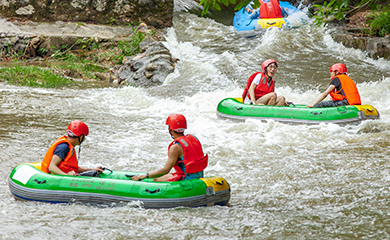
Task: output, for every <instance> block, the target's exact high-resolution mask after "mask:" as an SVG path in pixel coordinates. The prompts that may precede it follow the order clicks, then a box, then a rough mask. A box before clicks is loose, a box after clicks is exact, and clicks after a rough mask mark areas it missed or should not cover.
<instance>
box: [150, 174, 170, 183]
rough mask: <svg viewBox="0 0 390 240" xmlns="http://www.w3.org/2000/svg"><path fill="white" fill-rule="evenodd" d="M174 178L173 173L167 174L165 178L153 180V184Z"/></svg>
mask: <svg viewBox="0 0 390 240" xmlns="http://www.w3.org/2000/svg"><path fill="white" fill-rule="evenodd" d="M170 177H172V174H171V173H168V174H165V175H164V176H161V177H158V178H155V179H153V182H166V181H167V180H168V178H170Z"/></svg>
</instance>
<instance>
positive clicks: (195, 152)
mask: <svg viewBox="0 0 390 240" xmlns="http://www.w3.org/2000/svg"><path fill="white" fill-rule="evenodd" d="M174 143H178V144H179V145H180V146H181V147H182V148H183V153H184V158H183V164H184V166H185V172H183V170H182V169H181V168H180V167H179V165H178V163H179V162H180V161H177V162H176V164H175V166H173V168H174V169H175V170H176V173H175V174H174V175H175V178H174V180H173V181H175V180H176V181H178V180H181V179H183V178H184V177H185V175H186V174H187V173H197V172H201V171H203V170H204V169H205V168H206V167H207V163H208V155H207V154H206V155H204V153H203V149H202V145H201V144H200V142H199V140H198V139H197V138H196V137H194V136H192V135H190V134H187V135H186V136H183V137H179V138H177V139H175V140H174V141H173V142H172V143H171V144H170V145H169V147H168V152H169V149H170V148H171V146H172V145H173V144H174ZM168 181H169V180H168Z"/></svg>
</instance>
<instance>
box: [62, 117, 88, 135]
mask: <svg viewBox="0 0 390 240" xmlns="http://www.w3.org/2000/svg"><path fill="white" fill-rule="evenodd" d="M66 130H67V132H68V135H69V136H71V137H80V136H81V135H83V134H84V136H88V133H89V129H88V126H87V124H85V123H83V122H82V121H79V120H74V121H72V122H71V123H70V124H69V126H68V129H66Z"/></svg>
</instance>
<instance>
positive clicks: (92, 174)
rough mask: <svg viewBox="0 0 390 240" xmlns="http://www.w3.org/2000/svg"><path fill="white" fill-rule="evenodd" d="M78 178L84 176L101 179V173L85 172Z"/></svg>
mask: <svg viewBox="0 0 390 240" xmlns="http://www.w3.org/2000/svg"><path fill="white" fill-rule="evenodd" d="M77 176H84V177H100V173H99V172H98V171H95V170H90V171H85V172H82V173H79V174H77Z"/></svg>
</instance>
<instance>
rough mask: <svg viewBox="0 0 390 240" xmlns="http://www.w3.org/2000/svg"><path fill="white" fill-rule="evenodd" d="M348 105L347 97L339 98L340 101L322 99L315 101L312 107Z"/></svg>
mask: <svg viewBox="0 0 390 240" xmlns="http://www.w3.org/2000/svg"><path fill="white" fill-rule="evenodd" d="M345 105H349V103H348V101H347V99H344V100H341V101H332V100H331V101H322V102H319V103H317V104H316V105H315V106H314V107H315V108H325V107H339V106H345Z"/></svg>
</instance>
